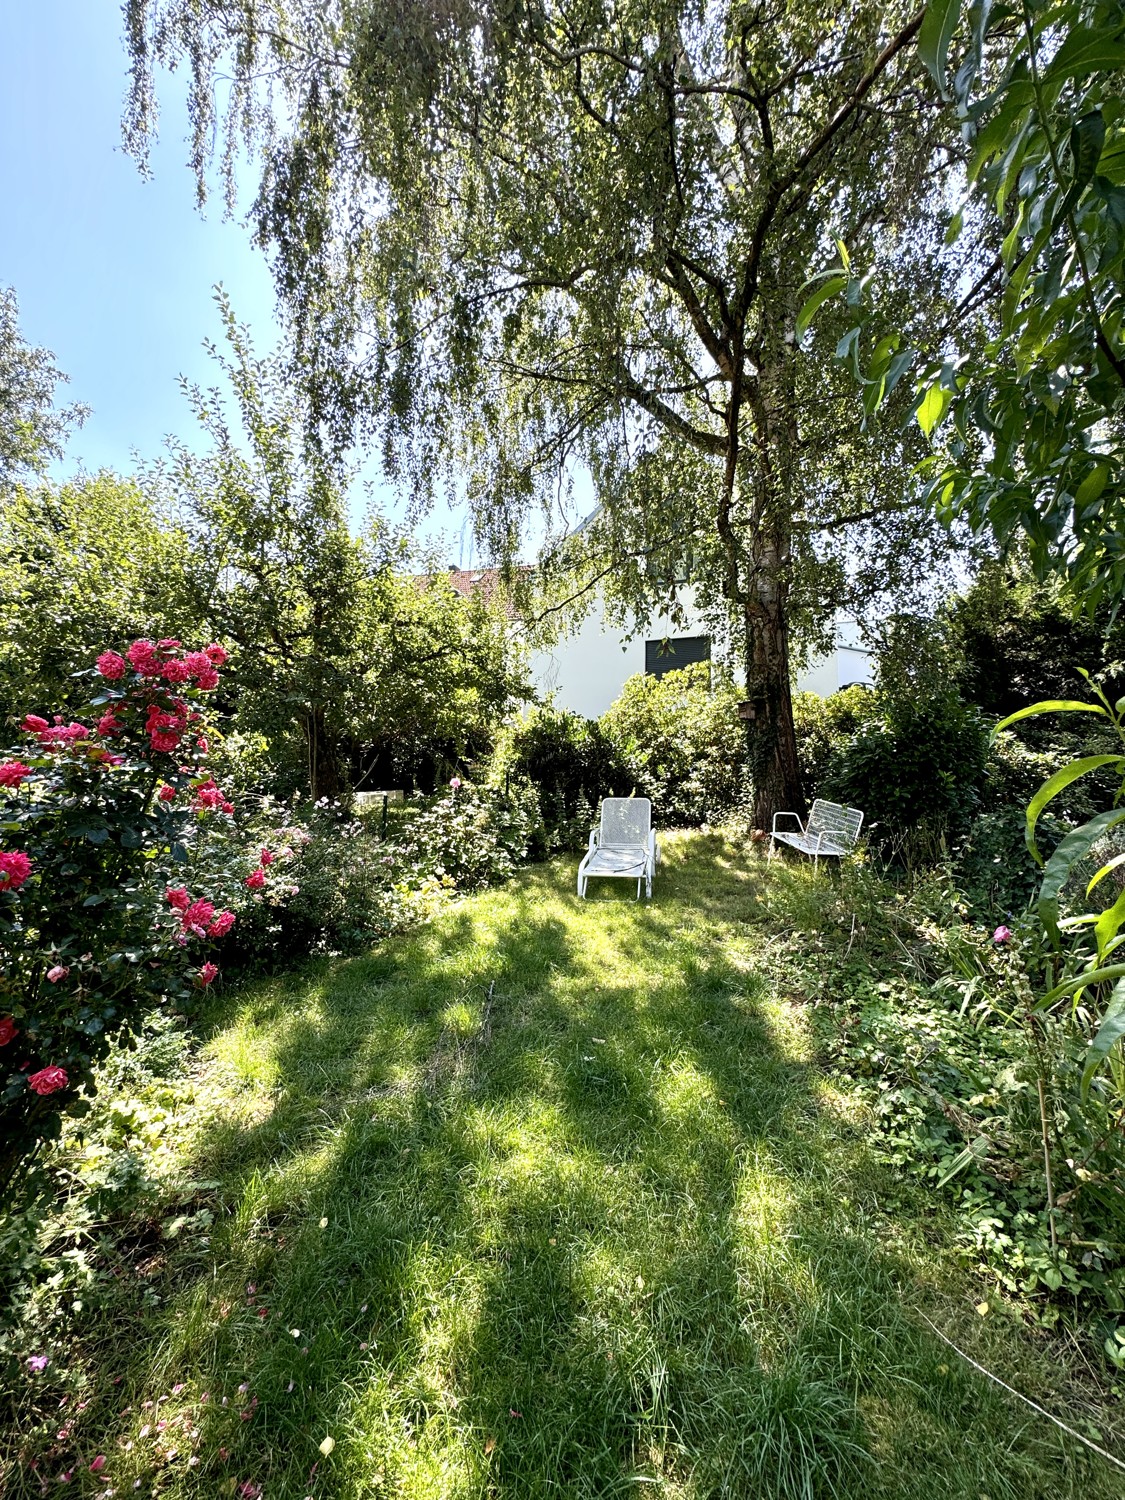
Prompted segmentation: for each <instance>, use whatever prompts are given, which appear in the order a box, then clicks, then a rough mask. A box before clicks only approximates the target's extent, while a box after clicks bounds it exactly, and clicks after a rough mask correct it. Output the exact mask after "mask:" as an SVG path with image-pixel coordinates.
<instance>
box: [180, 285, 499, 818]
mask: <svg viewBox="0 0 1125 1500" xmlns="http://www.w3.org/2000/svg"><path fill="white" fill-rule="evenodd" d="M219 302H220V309H221V312H222V315H223V319H224V323H225V326H226V332H227V340H228V347H229V353H225V354H224V353H222V352H220V351H219V350H217V349H214V350H213V351H212V352H213V353H214V355H215V357H216V359H217V360H218V361H219V363H220V365H221V366H222V369H223V371H224V373H225V375H226V377H227V382H228V384H229V387H230V390H231V392H232V393H233V397H234V403H235V407H236V409H237V413H238V416H239V419H240V421H239V429H240V430H239V429H236V428H234V427H233V426H232V425H230V424H229V423H228V420H227V417H226V414H225V403H224V399H223V393H222V392H221V391H220V390H219V389H218V388H216V389H212V390H207V391H204V390H202V389H200V388H198V387H192V386H185V390H186V394H187V396H188V399H189V401H190V403H191V406H192V408H193V410H194V412H195V415H196V417H197V419H198V421H199V423H200V425H201V427H202V428H203V431H204V433H205V434H206V437H207V439H208V445H207V446H206V447H205V449H204V451H203V452H198V451H197V450H196V449H195V448H194V447H192V446H191V445H189V444H188V443H186V442H182V441H176V442H173V443H172V444H171V453H170V458H169V461H168V462H167V463H165V464H164V465H163V466H161V469H160V471H159V473H158V475H156V476H154V478H155V479H156V480H157V482H159V483H160V484H162V485H163V486H164V487H165V488H166V490H167V491H168V493H169V495H170V496H171V497H172V498H173V499H174V502H175V504H176V506H177V507H178V509H179V511H180V513H181V514H182V516H183V518H184V525H185V526H186V527H187V528H188V530H189V532H190V533H192V536H193V542H192V545H191V547H190V549H189V554H190V556H192V557H193V558H195V559H196V560H197V562H196V564H195V567H194V570H193V574H192V577H191V580H190V587H191V590H192V595H193V605H194V608H195V609H196V610H197V612H198V614H199V616H200V617H201V618H203V619H205V620H207V621H208V630H209V631H210V632H211V633H212V634H214V635H216V636H217V637H219V638H220V639H222V640H223V641H224V642H227V643H228V644H230V645H232V646H233V648H235V649H233V650H232V656H231V663H230V689H231V693H232V694H233V702H232V706H233V707H235V709H236V717H235V724H236V727H237V728H238V729H239V730H242V731H249V732H251V733H257V734H261V735H264V736H265V738H266V740H267V741H268V742H269V743H270V746H271V752H270V753H271V757H272V759H273V761H274V764H275V766H276V767H277V768H278V771H279V773H281V768H282V767H283V766H285V765H288V767H289V768H290V770H292V769H294V768H295V767H300V782H303V783H304V785H306V786H307V787H308V790H309V793H310V794H311V796H312V797H313V798H314V799H315V798H320V797H335V796H337V795H338V794H339V793H340V792H342V791H343V790H345V788H346V787H347V786H349V785H350V784H351V783H353V782H354V781H355V780H357V779H362V777H363V775H364V773H365V772H366V771H374V770H380V771H382V773H383V775H384V776H386V775H388V774H390V773H394V774H396V775H401V774H404V773H405V774H406V775H408V776H410V775H412V774H416V773H417V772H418V771H419V770H420V769H421V770H422V771H423V774H424V773H425V770H426V765H425V764H424V763H423V762H424V761H425V757H424V756H423V755H422V747H423V746H427V745H428V746H429V747H431V750H433V749H436V750H437V751H438V752H439V753H440V752H444V753H445V754H446V755H448V756H450V757H452V758H456V757H458V756H463V755H465V754H467V753H471V752H472V751H473V750H474V749H480V748H483V745H482V744H481V740H482V738H483V735H484V734H485V732H486V731H487V729H488V728H489V727H490V726H491V725H492V724H493V723H494V722H495V721H496V720H497V719H498V718H499V717H500V716H502V714H503V713H504V711H505V710H506V709H507V708H508V707H509V706H510V705H511V704H512V703H513V702H514V701H515V700H516V699H517V698H518V697H520V696H522V695H524V694H523V689H522V681H521V677H520V673H519V669H518V662H517V657H516V652H515V650H514V648H513V646H512V645H511V644H510V643H509V640H508V632H507V618H506V616H505V614H504V612H503V609H502V608H501V603H500V600H499V599H495V600H489V599H488V598H487V597H486V596H485V595H483V594H481V595H479V596H477V597H475V598H470V599H466V598H464V597H462V596H461V595H460V594H458V593H457V592H456V591H455V590H453V589H452V588H450V587H449V585H448V582H447V581H444V582H440V583H439V581H438V580H437V579H435V578H433V577H432V576H429V574H430V573H431V572H432V569H428V570H427V573H426V574H423V575H422V576H421V577H417V578H416V577H414V576H413V572H412V570H413V569H414V568H416V567H417V564H416V563H415V562H414V561H413V560H412V558H411V555H410V552H409V549H408V548H407V546H406V545H405V543H404V541H403V540H402V538H400V537H397V536H395V535H394V534H393V533H392V532H391V531H390V529H389V528H387V527H386V526H385V525H384V524H383V523H382V522H381V521H379V519H378V518H377V517H374V516H372V517H371V518H370V519H369V522H368V526H367V529H366V531H365V533H364V534H363V535H362V536H358V537H357V536H353V535H352V533H351V531H350V529H349V525H348V515H347V507H346V489H345V484H346V477H347V476H346V475H344V474H343V473H342V471H340V470H339V469H338V467H337V466H335V465H334V464H333V463H331V462H330V461H329V460H328V459H327V458H325V456H324V455H323V454H322V453H321V452H319V451H318V450H317V449H316V448H315V447H310V446H309V445H308V444H307V443H306V441H305V438H306V425H305V414H304V409H303V405H302V402H301V400H300V397H299V395H298V394H297V393H295V392H294V390H293V388H292V386H291V384H290V382H289V381H288V379H287V371H286V367H285V361H284V360H283V358H282V357H281V356H280V355H277V354H275V355H271V356H268V357H265V358H260V357H258V356H256V355H255V354H254V351H253V349H252V348H251V346H250V343H249V340H248V336H247V333H246V330H245V329H244V328H242V327H240V326H239V325H238V323H237V322H236V320H235V318H234V315H233V313H232V311H231V309H230V306H229V304H228V303H227V302H226V301H225V300H224V299H222V298H221V297H220V299H219ZM431 759H432V757H431ZM281 774H283V773H281ZM431 774H432V767H431Z"/></svg>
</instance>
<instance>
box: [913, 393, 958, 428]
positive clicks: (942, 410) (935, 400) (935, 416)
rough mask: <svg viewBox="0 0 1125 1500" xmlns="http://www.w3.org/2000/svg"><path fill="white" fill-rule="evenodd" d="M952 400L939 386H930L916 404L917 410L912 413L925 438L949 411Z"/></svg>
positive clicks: (949, 394)
mask: <svg viewBox="0 0 1125 1500" xmlns="http://www.w3.org/2000/svg"><path fill="white" fill-rule="evenodd" d="M952 399H953V397H952V395H951V393H950V392H949V391H947V390H944V389H943V388H942V387H941V386H940V385H931V386H929V387H928V388H927V390H926V394H925V395H924V396H923V397H922V399H921V401H920V402H919V403H918V409H917V411H916V412H915V413H914V415H915V416H916V417H917V418H918V426H919V427H920V428H921V429H922V431H923V432H924V433H925V434H926V436H927V437H929V435H930V433H931V432H933V430H934V428H935V427H936V426H937V424H938V423H939V422H940V421H941V419H942V417H944V416H945V414H946V412H947V411H948V410H949V403H950V401H951V400H952Z"/></svg>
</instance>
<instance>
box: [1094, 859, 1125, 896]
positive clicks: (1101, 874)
mask: <svg viewBox="0 0 1125 1500" xmlns="http://www.w3.org/2000/svg"><path fill="white" fill-rule="evenodd" d="M1118 865H1125V854H1115V855H1114V856H1113V858H1112V859H1111V860H1109V861H1108V863H1106V864H1104V865H1102V867H1101V869H1100V870H1099V871H1098V872H1097V873H1096V874H1095V875H1092V876H1091V877H1090V883H1089V885H1087V887H1086V894H1087V896H1088V895H1089V894H1090V893H1091V891H1092V890H1093V889H1094V887H1095V886H1096V885H1099V884H1100V883H1101V882H1102V881H1103V880H1104V879H1105V877H1106V876H1107V875H1109V874H1111V873H1112V871H1114V870H1116V869H1117V867H1118Z"/></svg>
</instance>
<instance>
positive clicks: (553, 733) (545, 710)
mask: <svg viewBox="0 0 1125 1500" xmlns="http://www.w3.org/2000/svg"><path fill="white" fill-rule="evenodd" d="M490 779H491V780H492V781H493V782H495V783H496V784H498V785H501V784H502V785H505V786H508V787H510V786H511V785H512V782H513V780H515V781H516V782H519V781H521V780H522V781H524V782H526V783H527V784H529V785H530V786H531V787H533V788H534V790H535V792H536V794H537V796H538V801H539V808H540V814H541V818H542V826H543V835H542V837H541V839H540V840H539V842H538V844H537V845H536V846H535V852H536V853H539V854H545V853H549V852H550V850H552V849H566V848H571V847H573V846H574V845H575V844H584V843H585V842H586V832H587V830H588V829H589V828H590V826H591V824H592V823H593V822H594V821H596V819H597V809H598V804H599V802H600V800H601V798H602V797H609V796H613V795H617V796H627V795H628V794H629V793H630V792H631V791H632V790H633V780H632V775H631V772H630V770H629V768H628V766H627V765H626V764H625V762H624V760H623V759H622V757H621V756H620V755H619V753H618V751H617V749H616V747H615V746H614V745H613V743H612V742H611V741H610V739H609V737H608V736H607V734H606V733H605V730H604V729H603V728H602V726H601V724H599V722H598V721H597V720H596V719H584V718H583V717H582V716H581V714H576V713H571V712H570V711H569V710H567V709H557V708H555V707H554V706H553V705H551V704H545V705H543V706H542V707H538V708H533V709H531V710H530V711H529V712H528V713H527V714H526V715H525V716H524V717H523V718H522V719H518V720H516V721H515V722H513V723H510V724H508V725H507V726H505V728H504V730H503V731H502V732H501V734H500V736H499V738H498V740H497V745H496V750H495V753H494V755H493V757H492V762H491V767H490Z"/></svg>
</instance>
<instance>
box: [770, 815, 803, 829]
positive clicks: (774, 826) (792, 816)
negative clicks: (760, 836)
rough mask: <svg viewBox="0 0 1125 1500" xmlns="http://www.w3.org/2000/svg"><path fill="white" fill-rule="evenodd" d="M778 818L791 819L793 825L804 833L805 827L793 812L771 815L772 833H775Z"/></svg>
mask: <svg viewBox="0 0 1125 1500" xmlns="http://www.w3.org/2000/svg"><path fill="white" fill-rule="evenodd" d="M778 818H792V819H793V821H794V823H796V825H797V827H798V828H799V829H800V830H801V832H802V833H804V831H805V825H804V824H803V823H802V822H801V820H800V818H799V817H798V816H797V814H796V813H795V812H778V813H774V815H773V829H772V832H774V833H776V832H777V820H778Z"/></svg>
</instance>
